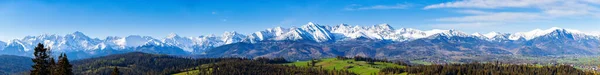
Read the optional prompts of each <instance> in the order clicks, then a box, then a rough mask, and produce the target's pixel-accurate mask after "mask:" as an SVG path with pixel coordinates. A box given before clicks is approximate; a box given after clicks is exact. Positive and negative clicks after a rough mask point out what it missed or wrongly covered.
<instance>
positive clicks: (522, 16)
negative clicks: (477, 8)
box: [435, 12, 546, 22]
mask: <svg viewBox="0 0 600 75" xmlns="http://www.w3.org/2000/svg"><path fill="white" fill-rule="evenodd" d="M469 13H476V15H469V16H461V17H445V18H438V19H435V20H436V21H450V22H515V21H524V20H536V19H543V18H546V17H543V16H541V15H539V14H536V13H527V12H498V13H491V12H487V13H484V12H469Z"/></svg>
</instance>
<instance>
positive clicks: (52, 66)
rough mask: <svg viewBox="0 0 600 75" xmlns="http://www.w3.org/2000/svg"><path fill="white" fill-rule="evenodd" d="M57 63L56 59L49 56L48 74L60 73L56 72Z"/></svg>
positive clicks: (56, 74)
mask: <svg viewBox="0 0 600 75" xmlns="http://www.w3.org/2000/svg"><path fill="white" fill-rule="evenodd" d="M57 68H58V65H57V64H56V61H55V60H54V58H52V57H51V58H50V74H52V75H60V73H58V69H57Z"/></svg>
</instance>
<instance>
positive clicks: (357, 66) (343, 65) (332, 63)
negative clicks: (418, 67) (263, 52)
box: [286, 58, 405, 75]
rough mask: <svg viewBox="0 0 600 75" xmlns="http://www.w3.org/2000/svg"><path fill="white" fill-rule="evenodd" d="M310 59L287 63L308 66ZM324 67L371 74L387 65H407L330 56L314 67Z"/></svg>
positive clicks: (361, 74)
mask: <svg viewBox="0 0 600 75" xmlns="http://www.w3.org/2000/svg"><path fill="white" fill-rule="evenodd" d="M309 62H310V61H298V62H293V63H288V64H286V65H295V66H303V67H308V63H309ZM321 67H322V68H324V69H328V70H342V69H343V70H348V71H351V72H354V73H357V74H360V75H371V74H375V73H378V72H379V70H380V69H383V68H385V67H401V68H403V67H405V66H401V65H396V64H393V63H385V62H375V63H373V64H369V63H368V62H365V61H354V60H353V59H347V60H340V59H336V58H328V59H321V60H318V61H317V63H316V65H315V67H314V68H321Z"/></svg>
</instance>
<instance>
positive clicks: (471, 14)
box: [423, 0, 600, 23]
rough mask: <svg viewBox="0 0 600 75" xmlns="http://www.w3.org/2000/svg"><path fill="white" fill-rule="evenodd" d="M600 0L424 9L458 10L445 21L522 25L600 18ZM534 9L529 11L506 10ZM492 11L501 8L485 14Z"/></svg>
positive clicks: (486, 1)
mask: <svg viewBox="0 0 600 75" xmlns="http://www.w3.org/2000/svg"><path fill="white" fill-rule="evenodd" d="M598 5H600V0H459V1H453V2H446V3H440V4H433V5H428V6H426V7H424V8H423V9H425V10H433V9H443V8H459V9H458V11H457V12H458V13H461V14H466V15H464V16H456V17H442V18H437V19H435V20H436V21H445V22H459V23H464V22H499V23H508V22H523V21H534V20H553V19H559V18H582V17H584V18H600V8H599V7H595V6H598ZM514 8H517V9H531V10H526V11H518V10H516V11H515V10H507V9H514ZM489 9H502V10H494V11H482V10H489Z"/></svg>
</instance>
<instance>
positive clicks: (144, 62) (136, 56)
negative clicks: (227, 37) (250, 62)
mask: <svg viewBox="0 0 600 75" xmlns="http://www.w3.org/2000/svg"><path fill="white" fill-rule="evenodd" d="M222 60H244V59H238V58H200V59H192V58H181V57H173V56H168V55H159V54H147V53H141V52H132V53H125V54H117V55H110V56H104V57H98V58H91V59H84V60H78V61H74V63H73V65H74V67H73V71H74V73H75V74H80V75H89V74H101V75H107V74H110V73H111V72H112V70H113V68H114V67H117V68H118V69H119V71H120V72H121V74H125V75H157V74H158V75H164V74H171V73H177V72H179V71H180V70H183V69H187V68H193V67H196V66H199V65H202V64H207V63H213V62H219V61H222Z"/></svg>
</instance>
